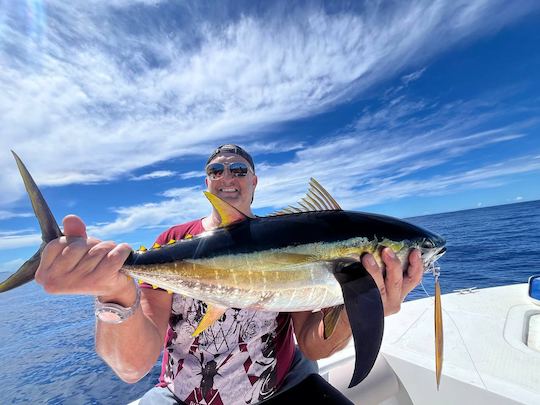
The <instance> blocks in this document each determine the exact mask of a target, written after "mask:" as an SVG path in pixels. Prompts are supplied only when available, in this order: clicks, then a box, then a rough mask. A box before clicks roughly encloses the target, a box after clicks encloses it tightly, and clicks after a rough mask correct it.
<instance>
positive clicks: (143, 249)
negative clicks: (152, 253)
mask: <svg viewBox="0 0 540 405" xmlns="http://www.w3.org/2000/svg"><path fill="white" fill-rule="evenodd" d="M147 250H148V249H147V248H146V246H143V245H141V247H140V248H139V252H146V251H147Z"/></svg>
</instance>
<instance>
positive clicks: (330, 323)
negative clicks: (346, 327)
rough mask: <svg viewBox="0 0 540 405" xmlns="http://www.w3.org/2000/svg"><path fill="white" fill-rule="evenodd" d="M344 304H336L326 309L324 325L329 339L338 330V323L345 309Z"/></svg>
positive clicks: (325, 333)
mask: <svg viewBox="0 0 540 405" xmlns="http://www.w3.org/2000/svg"><path fill="white" fill-rule="evenodd" d="M343 306H344V305H343V304H341V305H336V306H335V307H332V308H328V309H326V310H324V311H323V312H324V316H323V325H324V338H325V339H328V338H329V337H330V336H332V334H333V333H334V330H336V325H337V323H338V321H339V317H340V316H341V312H342V311H343Z"/></svg>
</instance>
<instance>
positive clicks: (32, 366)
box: [0, 201, 540, 404]
mask: <svg viewBox="0 0 540 405" xmlns="http://www.w3.org/2000/svg"><path fill="white" fill-rule="evenodd" d="M408 220H409V221H410V222H413V223H415V224H418V225H421V226H424V227H426V228H428V229H430V230H432V231H434V232H437V233H439V234H441V235H443V236H444V237H445V238H446V239H447V253H446V255H445V256H443V258H442V259H441V260H440V261H439V264H440V266H441V278H440V282H441V288H442V291H443V293H446V292H452V291H453V290H456V289H462V288H470V287H477V288H485V287H493V286H499V285H504V284H516V283H524V282H526V281H527V279H528V277H529V276H530V275H532V274H540V201H532V202H523V203H517V204H510V205H501V206H496V207H487V208H479V209H474V210H466V211H458V212H450V213H444V214H437V215H429V216H423V217H415V218H408ZM8 275H9V274H7V273H0V278H1V279H4V278H6V277H7V276H8ZM423 285H424V288H425V290H426V291H427V293H428V294H430V295H432V294H433V277H432V276H431V275H429V274H426V275H425V276H424V281H423ZM424 288H422V287H418V288H416V289H415V290H414V291H413V292H411V294H410V295H409V297H408V299H417V298H422V297H425V296H426V292H425V291H424ZM0 307H1V308H2V312H1V313H2V316H1V319H0V321H1V322H0V342H1V346H0V349H1V350H0V365H1V368H0V392H1V397H0V403H3V404H27V403H33V404H126V403H128V402H130V401H132V400H134V399H136V398H139V397H140V396H142V395H143V394H144V392H146V391H147V390H148V389H150V388H151V387H152V386H153V385H154V384H155V383H156V382H157V379H158V376H159V371H160V366H159V364H156V366H155V367H154V368H153V370H152V372H151V373H150V374H149V375H147V376H146V377H145V378H144V379H142V380H141V381H140V382H138V383H137V384H132V385H130V384H125V383H123V382H122V381H121V380H120V379H119V378H118V377H116V376H115V374H114V373H113V372H112V371H110V370H109V368H108V367H107V366H106V365H105V364H104V363H103V362H102V361H101V360H100V359H99V358H98V356H97V355H96V354H95V352H94V336H93V331H94V322H95V321H94V315H93V301H92V299H91V298H88V297H79V296H51V295H47V294H45V293H44V292H43V290H42V289H41V287H40V286H38V285H37V284H36V283H34V282H32V283H29V284H26V285H25V286H23V287H20V288H18V289H16V290H12V291H9V292H7V293H4V294H0Z"/></svg>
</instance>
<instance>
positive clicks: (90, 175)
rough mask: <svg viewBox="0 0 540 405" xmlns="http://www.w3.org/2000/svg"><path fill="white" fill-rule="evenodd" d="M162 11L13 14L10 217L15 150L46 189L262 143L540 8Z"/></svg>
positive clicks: (426, 5)
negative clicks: (227, 145)
mask: <svg viewBox="0 0 540 405" xmlns="http://www.w3.org/2000/svg"><path fill="white" fill-rule="evenodd" d="M159 3H160V2H154V1H139V2H138V3H137V4H134V5H133V6H131V4H130V3H129V2H126V1H120V0H116V1H114V2H113V3H110V2H89V3H84V2H80V3H78V5H77V7H73V6H72V5H71V4H70V3H69V4H68V3H65V2H61V1H51V2H49V3H47V7H46V8H45V10H46V13H47V15H46V16H45V18H42V19H37V20H36V21H43V22H46V25H45V23H43V24H42V25H39V23H36V25H34V26H31V27H29V26H27V25H26V20H23V19H21V18H20V16H24V15H25V12H24V7H26V5H25V4H26V3H24V2H22V3H21V2H10V3H9V4H7V3H6V4H5V8H6V10H4V11H5V13H4V18H3V19H2V20H1V22H0V25H1V26H0V31H1V32H2V41H3V47H2V48H1V50H0V52H1V53H0V57H1V58H2V59H3V60H4V61H5V62H4V63H3V65H2V70H1V72H0V117H1V118H0V120H1V125H2V128H3V131H2V137H3V138H4V139H2V143H3V145H5V146H6V148H5V150H4V152H0V169H1V170H0V183H1V184H2V185H3V187H4V188H5V192H3V193H1V194H0V206H1V205H2V204H6V203H9V202H12V201H14V200H16V199H17V198H19V197H20V196H21V195H22V193H23V190H22V186H21V184H20V181H19V180H18V178H17V176H15V167H14V164H13V161H12V159H11V157H10V156H9V154H8V153H7V152H5V151H7V150H8V149H9V148H12V149H14V150H16V151H17V152H19V153H20V155H21V157H22V158H23V159H24V160H25V162H27V163H28V164H29V165H30V166H31V170H32V173H34V175H35V177H36V180H37V182H38V183H39V184H42V185H45V186H46V185H62V184H71V183H81V182H82V183H89V182H99V181H104V180H111V179H115V178H118V177H119V176H123V175H125V174H126V173H130V172H132V171H133V170H136V169H139V168H141V167H145V166H148V165H150V164H153V163H155V162H158V161H164V160H166V159H168V158H171V157H182V156H187V155H194V154H195V155H201V156H205V155H206V154H207V153H208V150H211V148H212V147H214V146H215V145H216V144H217V143H219V142H220V141H221V140H225V139H228V138H229V137H230V136H233V135H234V136H236V137H238V138H239V139H242V141H243V142H252V141H254V140H255V139H258V136H259V134H260V131H261V130H262V129H265V131H267V130H268V129H269V128H270V127H271V126H272V125H276V124H279V123H281V122H284V121H286V120H290V119H295V118H301V117H305V116H309V115H311V114H314V113H317V112H320V111H323V110H325V109H327V108H330V107H332V106H334V105H335V104H336V103H340V102H343V101H344V100H348V99H349V97H350V96H353V95H355V94H358V93H359V92H361V91H363V90H364V89H366V88H368V87H370V86H372V85H374V84H376V83H378V82H379V81H380V80H383V79H385V78H388V77H391V76H392V75H395V74H396V73H399V72H401V71H402V70H403V69H405V68H406V67H408V66H409V65H411V64H414V65H416V64H418V63H419V62H421V61H423V60H426V59H427V58H429V56H430V55H432V54H434V53H436V52H441V51H443V50H444V49H446V48H448V47H449V46H452V45H453V44H455V43H457V42H458V41H462V40H465V39H467V40H470V39H471V38H472V37H474V36H475V35H482V34H485V33H490V32H492V31H493V30H496V29H498V28H500V27H502V26H504V25H506V24H508V23H510V22H512V21H514V20H515V19H516V18H518V17H519V16H521V15H524V14H526V13H527V12H529V11H530V10H531V8H533V7H536V5H535V3H534V2H519V4H511V5H510V4H507V3H506V2H504V1H481V0H477V1H475V2H470V1H448V2H423V1H415V2H402V3H395V4H394V7H386V6H385V5H384V4H379V3H367V5H365V7H364V8H363V9H362V10H361V12H360V11H359V10H347V9H343V10H340V12H333V13H329V12H326V11H325V8H324V7H325V6H324V3H320V4H318V5H317V4H312V5H310V6H306V5H302V6H298V7H294V6H290V7H284V6H283V5H273V4H271V3H270V4H271V5H268V4H269V3H265V4H266V5H265V6H264V7H262V8H261V7H253V8H250V9H249V10H248V11H246V12H245V13H236V14H235V17H234V18H231V19H230V20H227V19H224V18H223V17H224V16H222V15H219V13H217V12H216V13H214V14H212V16H213V17H208V18H211V19H209V20H205V15H203V14H202V10H204V7H203V6H201V8H197V6H193V7H191V6H186V7H185V8H180V9H178V10H177V15H175V14H174V13H172V14H171V15H170V16H166V15H164V14H163V13H162V11H161V10H160V8H159V7H153V5H154V4H158V5H159ZM111 4H112V5H111ZM146 6H148V7H147V8H143V9H141V8H140V7H146ZM111 7H114V8H116V10H115V12H114V13H112V12H111ZM178 7H182V6H181V5H179V6H178ZM190 7H191V8H190ZM359 8H360V7H359ZM255 9H257V10H258V11H260V10H263V11H262V14H256V13H255V12H254V11H253V10H255ZM206 11H207V10H206ZM231 14H234V13H231ZM147 19H148V20H147ZM155 20H159V21H161V22H162V23H161V24H145V23H146V22H147V21H151V22H153V21H155ZM418 21H422V24H418ZM216 22H219V23H216ZM142 26H144V27H145V28H144V30H139V29H138V28H137V27H142ZM29 30H30V32H31V35H28V32H29ZM283 44H287V46H283ZM418 72H420V71H418ZM418 72H417V73H416V74H418ZM266 133H267V132H266ZM258 141H259V142H260V144H261V145H264V144H265V143H266V139H263V140H261V139H258Z"/></svg>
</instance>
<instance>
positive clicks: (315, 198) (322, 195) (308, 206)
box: [270, 177, 341, 215]
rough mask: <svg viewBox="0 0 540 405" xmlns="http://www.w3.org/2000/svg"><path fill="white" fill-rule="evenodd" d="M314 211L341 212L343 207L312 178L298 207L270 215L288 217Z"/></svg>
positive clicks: (290, 206) (289, 207)
mask: <svg viewBox="0 0 540 405" xmlns="http://www.w3.org/2000/svg"><path fill="white" fill-rule="evenodd" d="M314 211H341V207H340V206H339V204H338V203H337V202H336V200H334V198H333V197H332V196H331V195H330V193H329V192H328V191H326V190H325V188H324V187H323V186H321V185H320V184H319V182H318V181H317V180H315V179H314V178H313V177H312V178H311V179H310V180H309V189H308V192H307V194H306V196H305V197H304V198H302V199H301V200H300V201H298V202H297V206H293V205H289V206H288V207H287V208H285V209H282V210H281V211H277V212H274V213H272V214H270V215H286V214H294V213H298V212H314Z"/></svg>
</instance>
